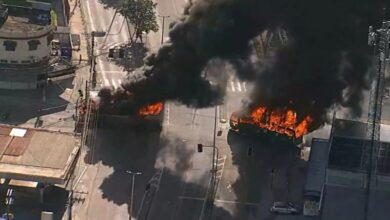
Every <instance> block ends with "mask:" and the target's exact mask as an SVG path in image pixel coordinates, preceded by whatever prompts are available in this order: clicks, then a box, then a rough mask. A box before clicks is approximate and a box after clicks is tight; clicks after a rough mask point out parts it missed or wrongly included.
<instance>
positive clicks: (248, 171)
mask: <svg viewBox="0 0 390 220" xmlns="http://www.w3.org/2000/svg"><path fill="white" fill-rule="evenodd" d="M227 138H228V144H229V146H228V150H226V152H227V153H229V150H230V152H231V155H228V158H231V160H227V164H226V165H225V170H224V173H223V177H222V180H221V183H220V187H219V189H218V193H217V197H218V199H220V200H225V201H231V202H233V204H230V205H229V206H227V208H229V207H233V208H231V210H230V212H232V213H235V214H236V215H239V216H241V215H246V214H245V213H241V212H245V209H244V210H240V209H238V208H237V207H235V206H234V204H236V203H234V202H237V204H238V205H239V204H241V203H243V204H246V203H250V204H258V205H259V207H258V208H257V209H258V212H257V215H256V217H258V218H260V219H264V218H268V216H270V215H271V214H270V213H269V212H268V210H269V207H270V206H271V204H272V202H273V201H292V202H295V203H297V204H299V205H300V204H301V203H302V190H303V184H304V179H305V178H304V176H305V162H304V161H302V160H300V159H296V158H295V155H296V154H295V152H296V151H295V150H294V148H289V147H287V146H279V144H276V143H270V142H268V141H265V140H258V139H256V138H251V137H250V136H242V135H237V134H235V133H234V132H229V134H228V137H227ZM250 147H252V150H251V151H250V153H249V149H250ZM290 147H293V146H290Z"/></svg>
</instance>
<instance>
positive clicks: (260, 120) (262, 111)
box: [230, 106, 313, 143]
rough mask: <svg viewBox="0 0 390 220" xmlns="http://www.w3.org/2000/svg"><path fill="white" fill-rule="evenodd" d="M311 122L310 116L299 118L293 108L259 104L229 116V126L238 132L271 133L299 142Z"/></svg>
mask: <svg viewBox="0 0 390 220" xmlns="http://www.w3.org/2000/svg"><path fill="white" fill-rule="evenodd" d="M312 122H313V118H312V117H311V116H309V115H307V116H305V117H303V118H302V119H299V118H298V117H297V113H296V112H294V111H293V110H288V109H287V110H269V109H267V108H266V107H264V106H259V107H257V108H255V109H254V110H252V111H249V112H248V111H240V112H233V113H232V115H231V117H230V128H231V130H233V131H235V132H238V133H250V134H264V135H272V136H278V137H279V138H282V139H287V140H290V141H293V142H294V143H301V142H302V137H303V135H305V134H307V133H308V131H309V126H310V125H311V123H312Z"/></svg>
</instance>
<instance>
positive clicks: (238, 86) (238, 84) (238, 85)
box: [237, 81, 241, 92]
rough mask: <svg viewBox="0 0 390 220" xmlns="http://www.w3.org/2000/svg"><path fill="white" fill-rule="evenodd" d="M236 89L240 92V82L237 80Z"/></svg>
mask: <svg viewBox="0 0 390 220" xmlns="http://www.w3.org/2000/svg"><path fill="white" fill-rule="evenodd" d="M237 89H238V91H239V92H241V83H240V82H239V81H237Z"/></svg>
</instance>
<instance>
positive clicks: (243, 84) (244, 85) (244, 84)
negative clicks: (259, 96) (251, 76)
mask: <svg viewBox="0 0 390 220" xmlns="http://www.w3.org/2000/svg"><path fill="white" fill-rule="evenodd" d="M242 87H244V91H245V92H246V82H242Z"/></svg>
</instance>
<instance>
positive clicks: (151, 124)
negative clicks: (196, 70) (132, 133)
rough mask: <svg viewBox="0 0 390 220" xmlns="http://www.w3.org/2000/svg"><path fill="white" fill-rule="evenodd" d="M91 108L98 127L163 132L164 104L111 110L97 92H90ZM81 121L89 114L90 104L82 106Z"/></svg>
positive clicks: (157, 103)
mask: <svg viewBox="0 0 390 220" xmlns="http://www.w3.org/2000/svg"><path fill="white" fill-rule="evenodd" d="M89 100H90V102H89V108H90V112H91V114H93V115H96V118H97V120H98V126H104V127H110V126H115V127H127V128H135V129H149V130H150V129H152V130H161V128H162V121H163V112H164V103H163V102H156V103H151V104H148V105H143V106H138V105H130V107H129V106H128V105H127V106H126V108H124V109H125V110H127V112H124V111H119V110H120V109H119V108H118V107H114V108H110V107H109V105H105V104H103V103H102V99H101V97H99V96H98V94H97V92H90V99H89ZM79 112H80V118H81V120H80V121H84V120H82V119H83V117H85V115H86V113H87V112H88V104H87V103H83V104H82V105H81V106H80V110H79Z"/></svg>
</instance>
